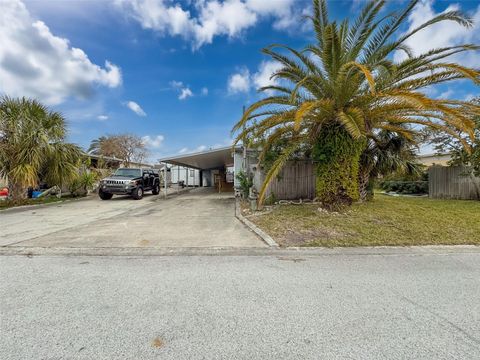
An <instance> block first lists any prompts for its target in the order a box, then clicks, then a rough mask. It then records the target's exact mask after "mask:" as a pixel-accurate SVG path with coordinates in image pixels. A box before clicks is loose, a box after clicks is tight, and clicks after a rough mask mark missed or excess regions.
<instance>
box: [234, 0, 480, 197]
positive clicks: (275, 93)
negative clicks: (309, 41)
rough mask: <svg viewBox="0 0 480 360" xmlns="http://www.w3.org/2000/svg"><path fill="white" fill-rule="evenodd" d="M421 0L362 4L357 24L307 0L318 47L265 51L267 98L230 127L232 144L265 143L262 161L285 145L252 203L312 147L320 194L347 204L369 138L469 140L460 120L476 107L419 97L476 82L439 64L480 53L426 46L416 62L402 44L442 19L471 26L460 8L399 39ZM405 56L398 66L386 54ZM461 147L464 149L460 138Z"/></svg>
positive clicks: (317, 0) (467, 125)
mask: <svg viewBox="0 0 480 360" xmlns="http://www.w3.org/2000/svg"><path fill="white" fill-rule="evenodd" d="M417 3H418V0H413V1H410V3H409V4H408V5H407V6H406V7H405V8H404V9H401V10H398V11H394V12H393V13H390V14H388V15H385V16H384V15H380V11H381V10H382V8H383V7H384V6H385V1H384V0H374V1H370V2H368V3H366V5H365V6H364V8H363V9H362V11H361V12H360V14H359V16H358V18H357V19H356V20H355V21H354V22H349V21H348V20H344V21H342V22H341V23H337V22H336V21H331V20H330V19H329V17H328V11H327V5H326V1H325V0H314V1H313V15H312V16H310V17H309V19H310V20H311V22H312V24H313V28H314V31H315V38H316V42H315V44H313V45H308V46H306V47H305V48H304V49H303V50H302V51H297V50H295V49H292V48H290V47H288V46H284V45H272V46H270V47H268V48H266V49H264V50H263V52H264V53H265V54H266V55H268V56H270V57H271V58H272V59H273V60H275V61H277V62H278V63H280V64H281V65H282V67H281V68H280V69H279V70H278V71H276V72H275V73H274V74H273V75H272V78H273V79H276V80H277V84H275V85H270V86H266V87H263V88H261V89H260V91H264V92H266V97H265V98H263V99H262V100H260V101H258V102H256V103H254V104H252V105H251V106H250V107H249V108H248V109H247V110H246V111H245V112H244V114H243V116H242V118H241V119H240V120H239V122H238V123H237V124H236V125H235V126H234V128H233V129H232V132H233V133H236V134H237V136H236V139H235V142H236V143H238V142H239V141H245V139H248V141H255V139H266V141H264V142H263V146H262V151H261V153H260V159H262V158H263V156H264V155H265V153H267V152H268V151H269V149H270V147H272V146H273V145H274V144H275V142H276V141H277V140H278V139H288V146H287V147H285V149H284V151H283V152H282V153H281V155H280V156H278V158H277V159H276V160H275V162H274V164H273V166H272V167H271V168H270V170H269V171H268V173H267V175H266V178H265V181H264V184H263V186H262V189H261V190H260V196H259V201H260V202H262V201H263V200H264V197H265V192H266V189H267V186H268V184H269V183H270V181H271V180H272V179H273V178H274V177H276V176H277V175H278V173H279V171H280V170H281V168H282V167H283V165H284V164H285V162H286V161H287V160H288V159H289V158H290V155H291V154H292V153H294V152H295V151H296V150H297V149H298V148H299V147H304V146H305V144H308V146H309V147H310V148H311V149H312V156H313V158H314V160H315V161H316V164H317V196H318V197H319V198H320V200H321V201H322V202H323V203H324V204H326V205H328V204H338V203H346V204H350V203H351V202H352V201H355V200H357V199H358V198H359V186H358V175H359V167H360V158H361V155H362V153H363V152H364V150H365V149H366V147H367V145H368V142H369V139H371V138H372V137H374V136H375V134H377V133H378V132H379V131H387V132H391V133H394V134H397V135H401V136H403V137H405V138H407V139H413V138H414V136H415V133H416V132H417V131H418V130H417V128H419V127H424V126H428V127H431V128H434V129H438V130H442V131H444V132H446V133H448V134H450V135H451V136H454V137H458V135H457V132H456V131H452V127H453V128H455V129H457V130H458V131H460V132H462V133H466V134H468V136H470V137H472V136H473V130H472V129H473V123H472V120H471V117H469V116H467V115H466V114H471V113H477V114H478V113H480V106H478V105H474V104H472V103H469V102H464V101H454V100H448V99H433V98H431V97H429V96H428V95H426V94H425V93H424V92H422V90H423V89H425V87H427V86H431V85H436V84H440V83H445V82H448V81H453V80H458V79H469V80H471V81H473V82H474V83H475V84H478V83H480V73H479V72H478V71H476V70H474V69H470V68H467V67H464V66H461V65H459V64H456V63H454V62H451V61H448V60H446V59H447V58H448V57H449V56H451V55H454V54H459V53H462V52H466V51H471V50H478V49H479V47H478V46H476V45H472V44H465V45H460V46H453V47H445V48H439V49H432V50H430V51H428V52H426V53H424V54H420V55H414V54H412V52H411V50H410V49H409V47H408V46H407V44H406V40H408V39H409V38H410V37H411V36H413V35H414V34H415V33H417V32H419V31H421V30H423V29H425V28H427V27H429V26H432V25H434V24H437V23H439V22H442V21H454V22H457V23H459V24H461V25H463V26H467V27H468V26H471V24H472V22H471V20H470V19H468V18H466V17H465V16H463V15H462V14H461V13H460V12H458V11H448V12H444V13H442V14H440V15H438V16H436V17H434V18H433V19H431V20H429V21H427V22H425V23H424V24H422V25H420V26H419V27H417V28H415V29H413V30H411V31H409V32H408V33H406V34H398V29H399V27H400V26H401V25H402V24H403V23H404V21H405V19H407V17H408V16H409V14H410V13H411V11H412V9H413V8H414V7H415V5H416V4H417ZM395 52H404V53H406V54H407V56H406V59H405V60H402V61H395V60H394V57H393V54H394V53H395ZM463 145H464V146H465V147H466V148H468V144H467V143H466V142H465V141H463Z"/></svg>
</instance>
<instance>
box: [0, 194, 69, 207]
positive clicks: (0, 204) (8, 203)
mask: <svg viewBox="0 0 480 360" xmlns="http://www.w3.org/2000/svg"><path fill="white" fill-rule="evenodd" d="M72 198H73V197H71V196H64V197H62V198H60V199H59V198H57V197H56V196H49V197H46V198H40V199H19V200H15V201H13V200H0V210H4V209H8V208H12V207H17V206H23V205H37V204H50V203H56V202H62V201H65V200H67V199H72Z"/></svg>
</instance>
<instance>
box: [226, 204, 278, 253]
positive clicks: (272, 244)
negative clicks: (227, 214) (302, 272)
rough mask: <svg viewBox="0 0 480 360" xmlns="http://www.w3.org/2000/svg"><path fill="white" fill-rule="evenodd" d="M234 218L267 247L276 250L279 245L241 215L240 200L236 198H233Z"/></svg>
mask: <svg viewBox="0 0 480 360" xmlns="http://www.w3.org/2000/svg"><path fill="white" fill-rule="evenodd" d="M235 217H236V218H237V219H238V220H240V221H241V222H242V223H243V224H244V225H245V226H247V227H248V228H249V229H250V230H252V231H253V232H254V233H255V234H257V235H258V236H259V237H260V238H261V239H262V240H263V241H264V242H265V243H266V244H267V245H268V246H270V247H274V248H278V247H279V245H278V244H277V243H276V241H275V240H273V238H272V237H271V236H270V235H268V234H267V233H266V232H265V231H263V230H262V229H260V228H259V227H258V226H257V225H255V224H254V223H252V222H251V221H250V220H248V219H247V218H246V217H245V216H243V215H242V209H241V207H240V200H239V198H238V197H236V198H235Z"/></svg>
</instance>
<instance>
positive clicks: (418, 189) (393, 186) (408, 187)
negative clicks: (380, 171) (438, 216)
mask: <svg viewBox="0 0 480 360" xmlns="http://www.w3.org/2000/svg"><path fill="white" fill-rule="evenodd" d="M380 188H381V189H382V190H385V191H387V192H396V193H399V194H428V181H396V180H390V181H382V182H380Z"/></svg>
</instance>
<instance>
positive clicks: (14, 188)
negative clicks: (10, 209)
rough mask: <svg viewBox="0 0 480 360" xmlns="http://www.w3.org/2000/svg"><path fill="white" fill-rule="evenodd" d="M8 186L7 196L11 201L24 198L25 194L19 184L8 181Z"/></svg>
mask: <svg viewBox="0 0 480 360" xmlns="http://www.w3.org/2000/svg"><path fill="white" fill-rule="evenodd" d="M9 184H10V186H9V190H8V194H9V197H10V198H11V199H12V200H14V201H15V200H20V199H25V198H26V193H25V189H24V187H23V186H21V185H20V184H17V183H14V182H12V181H9Z"/></svg>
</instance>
